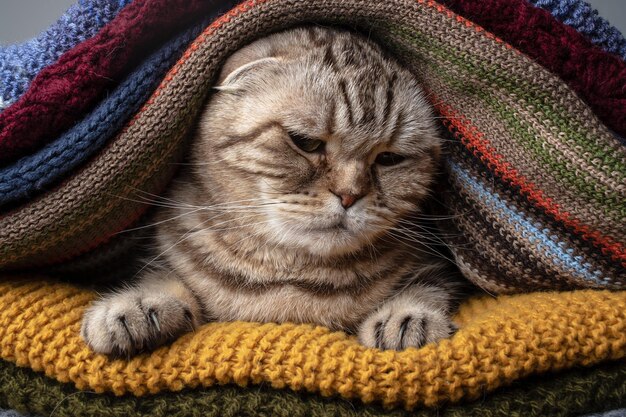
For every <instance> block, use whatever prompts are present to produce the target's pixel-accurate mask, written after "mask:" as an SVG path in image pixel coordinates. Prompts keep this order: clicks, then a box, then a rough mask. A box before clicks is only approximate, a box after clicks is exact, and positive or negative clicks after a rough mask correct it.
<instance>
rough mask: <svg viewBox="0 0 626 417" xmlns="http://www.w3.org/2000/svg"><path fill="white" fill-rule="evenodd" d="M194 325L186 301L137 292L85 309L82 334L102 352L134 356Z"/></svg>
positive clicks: (107, 299)
mask: <svg viewBox="0 0 626 417" xmlns="http://www.w3.org/2000/svg"><path fill="white" fill-rule="evenodd" d="M194 324H195V323H194V317H193V315H192V312H191V308H190V306H189V305H187V304H186V303H185V302H183V301H181V300H179V299H177V298H175V297H172V296H167V295H153V296H148V297H143V296H142V294H141V293H140V292H138V291H136V292H135V291H133V292H126V293H118V294H113V295H111V296H108V297H106V298H103V299H101V300H98V301H96V302H95V303H94V304H93V305H92V306H91V307H90V308H89V309H88V310H87V311H86V312H85V315H84V317H83V323H82V328H81V336H82V337H83V339H84V340H85V341H86V342H87V344H88V345H89V346H90V347H91V348H92V349H93V350H94V351H96V352H98V353H104V354H107V355H115V356H130V355H134V354H136V353H137V352H139V351H142V350H151V349H154V348H155V347H157V346H159V345H161V344H163V343H165V342H167V341H169V340H171V339H174V338H176V337H177V336H179V335H180V334H182V333H185V332H188V331H191V330H193V328H194Z"/></svg>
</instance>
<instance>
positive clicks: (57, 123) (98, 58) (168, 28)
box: [0, 0, 225, 164]
mask: <svg viewBox="0 0 626 417" xmlns="http://www.w3.org/2000/svg"><path fill="white" fill-rule="evenodd" d="M224 6H225V5H224V4H220V2H215V1H203V0H136V1H134V2H132V3H131V4H129V5H128V6H127V7H125V8H124V9H123V10H122V11H121V12H120V13H119V14H118V15H117V16H116V17H115V19H113V20H112V21H111V22H110V24H108V25H106V26H105V27H104V28H103V29H102V30H101V31H100V32H98V33H97V34H96V35H95V36H94V37H92V38H90V39H88V40H86V41H84V42H82V43H80V44H78V45H77V46H76V47H74V48H73V49H71V50H70V51H68V52H67V53H65V54H63V55H62V56H61V58H59V60H58V61H57V62H56V63H54V64H52V65H50V66H48V67H46V68H44V69H43V70H42V71H40V72H39V74H38V75H37V78H36V79H35V80H33V82H32V84H31V87H30V88H29V90H28V91H27V92H26V93H25V94H24V95H23V96H22V97H21V98H20V99H19V100H18V101H17V102H16V103H15V104H13V105H12V106H10V107H8V108H7V109H6V110H4V111H3V112H2V113H0V164H2V163H7V162H9V161H11V160H14V159H15V158H18V157H20V156H22V155H24V154H25V153H27V152H29V151H32V150H33V149H36V148H38V147H39V146H41V145H42V144H44V143H46V142H49V141H50V140H51V139H53V138H54V137H56V135H57V134H59V133H60V132H61V131H63V130H64V129H66V128H69V127H70V126H71V125H72V124H73V123H74V122H75V121H76V120H77V119H78V118H80V117H81V116H82V115H83V114H84V113H85V111H86V110H87V109H89V108H90V107H92V106H93V105H94V104H95V103H96V102H97V101H98V100H99V99H101V98H102V96H103V95H104V94H105V93H106V90H107V89H109V88H112V87H114V86H115V85H116V84H117V82H118V81H119V80H120V79H121V78H123V76H124V75H125V74H126V73H127V72H128V71H129V70H130V69H131V68H132V67H133V66H134V65H135V64H136V63H137V62H140V61H141V60H142V59H143V58H145V57H146V55H147V53H148V52H150V50H151V49H152V48H153V46H154V45H159V44H160V43H162V42H164V41H165V40H167V39H168V38H169V37H170V36H172V34H174V33H176V32H177V31H179V30H181V29H182V28H185V27H186V26H187V25H189V24H190V23H191V22H193V21H197V17H198V15H200V16H203V15H206V13H208V12H215V11H217V10H219V9H221V8H222V7H224Z"/></svg>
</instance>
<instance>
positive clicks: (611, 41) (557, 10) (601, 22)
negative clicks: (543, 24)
mask: <svg viewBox="0 0 626 417" xmlns="http://www.w3.org/2000/svg"><path fill="white" fill-rule="evenodd" d="M528 1H530V2H531V3H532V4H534V5H535V6H536V7H541V8H542V9H545V10H548V11H549V12H550V13H551V14H552V15H553V16H555V17H556V18H557V19H559V20H560V21H561V22H563V23H565V24H566V25H568V26H571V27H573V28H574V29H576V30H577V31H578V32H580V33H582V34H583V35H585V36H587V37H588V38H589V39H590V40H591V42H593V43H594V44H596V45H598V46H600V47H601V48H603V49H604V50H605V51H609V52H611V53H614V54H616V55H619V56H621V57H622V58H623V59H626V39H624V37H623V36H622V34H621V33H620V31H619V30H617V29H616V28H614V27H613V26H611V24H610V23H609V22H607V21H606V20H605V19H604V18H602V17H601V16H599V15H598V11H597V10H594V9H593V8H592V7H591V5H590V4H589V3H587V2H585V1H583V0H528Z"/></svg>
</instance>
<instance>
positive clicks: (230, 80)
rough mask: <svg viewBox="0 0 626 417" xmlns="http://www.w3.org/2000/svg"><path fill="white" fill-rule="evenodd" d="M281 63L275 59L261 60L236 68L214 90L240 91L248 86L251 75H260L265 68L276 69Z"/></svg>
mask: <svg viewBox="0 0 626 417" xmlns="http://www.w3.org/2000/svg"><path fill="white" fill-rule="evenodd" d="M279 62H280V60H279V59H278V58H274V57H270V58H261V59H257V60H256V61H252V62H249V63H247V64H244V65H242V66H240V67H239V68H236V69H235V70H234V71H233V72H231V73H230V74H228V75H227V76H226V78H224V80H223V81H221V82H220V83H219V84H218V85H216V86H215V87H214V88H215V89H216V90H220V91H234V90H239V89H241V88H243V87H244V86H245V85H246V81H247V79H249V78H250V76H251V75H254V74H256V73H258V72H259V71H261V70H262V69H264V68H268V67H275V66H276V65H277V64H278V63H279Z"/></svg>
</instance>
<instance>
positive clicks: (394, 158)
mask: <svg viewBox="0 0 626 417" xmlns="http://www.w3.org/2000/svg"><path fill="white" fill-rule="evenodd" d="M405 159H406V158H405V157H404V156H402V155H398V154H397V153H393V152H381V153H379V154H378V155H377V156H376V161H375V162H376V163H377V164H378V165H382V166H386V167H390V166H392V165H397V164H399V163H400V162H402V161H404V160H405Z"/></svg>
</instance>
